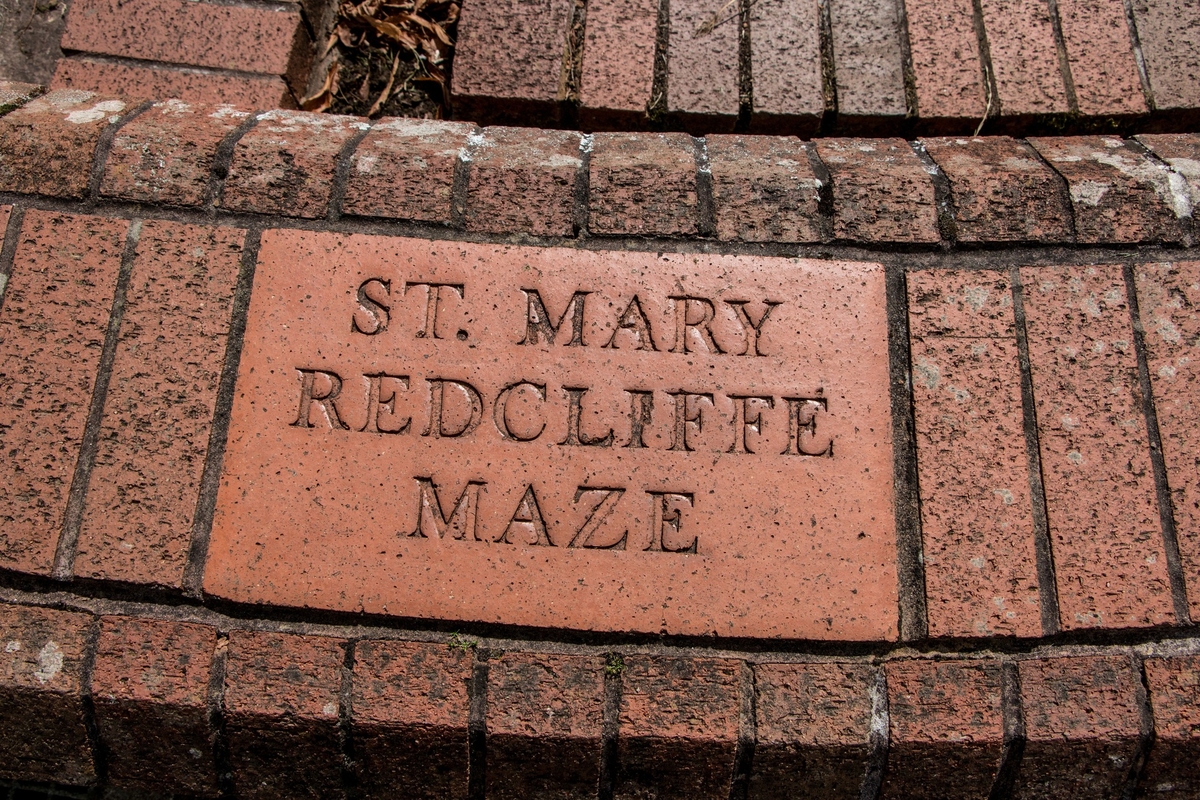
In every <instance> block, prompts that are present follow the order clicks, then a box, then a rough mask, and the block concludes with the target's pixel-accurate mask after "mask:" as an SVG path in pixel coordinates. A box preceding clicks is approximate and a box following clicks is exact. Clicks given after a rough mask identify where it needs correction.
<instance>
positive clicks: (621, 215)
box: [588, 133, 698, 235]
mask: <svg viewBox="0 0 1200 800" xmlns="http://www.w3.org/2000/svg"><path fill="white" fill-rule="evenodd" d="M695 153H696V151H695V145H694V144H693V142H692V138H691V137H690V136H687V135H685V134H682V133H598V134H596V138H595V141H594V142H593V146H592V159H591V162H590V164H589V185H588V230H589V231H590V232H592V233H600V234H605V233H616V234H655V233H657V234H667V235H670V234H683V235H686V234H692V233H695V232H696V231H697V229H698V220H697V215H698V207H697V198H696V155H695Z"/></svg>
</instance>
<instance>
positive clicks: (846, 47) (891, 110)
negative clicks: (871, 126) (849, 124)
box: [829, 0, 906, 117]
mask: <svg viewBox="0 0 1200 800" xmlns="http://www.w3.org/2000/svg"><path fill="white" fill-rule="evenodd" d="M829 8H830V11H829V13H830V18H831V22H832V24H833V61H834V65H835V71H836V73H837V101H838V114H839V115H840V116H842V117H899V116H903V115H904V113H905V111H906V101H905V97H904V68H903V56H902V54H901V50H900V17H899V14H898V13H897V10H896V3H895V0H830V6H829Z"/></svg>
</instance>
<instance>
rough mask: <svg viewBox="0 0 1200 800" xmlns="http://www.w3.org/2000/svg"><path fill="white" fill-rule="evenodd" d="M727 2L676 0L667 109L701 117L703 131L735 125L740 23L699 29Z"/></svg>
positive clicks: (715, 130)
mask: <svg viewBox="0 0 1200 800" xmlns="http://www.w3.org/2000/svg"><path fill="white" fill-rule="evenodd" d="M718 9H720V10H722V11H724V13H723V14H722V16H721V19H724V18H725V17H727V16H730V12H728V11H727V10H725V8H724V7H723V6H715V5H713V4H712V3H708V2H704V0H675V2H672V3H671V33H670V44H669V46H668V50H667V111H668V112H670V113H672V114H677V115H679V116H680V118H682V119H686V118H695V119H694V123H693V124H694V125H697V126H700V127H701V128H703V130H700V131H698V132H699V133H713V132H717V131H729V130H733V123H734V122H735V121H736V119H737V113H738V68H737V63H738V23H737V19H736V16H737V15H736V13H734V14H733V16H734V19H733V20H731V21H728V22H725V23H724V24H720V25H717V26H716V27H715V28H713V29H712V31H711V32H710V33H708V34H705V35H702V36H697V35H696V29H697V28H699V27H700V26H701V25H703V24H704V23H705V22H706V21H709V20H710V18H711V17H712V15H713V14H714V13H716V12H717V11H718Z"/></svg>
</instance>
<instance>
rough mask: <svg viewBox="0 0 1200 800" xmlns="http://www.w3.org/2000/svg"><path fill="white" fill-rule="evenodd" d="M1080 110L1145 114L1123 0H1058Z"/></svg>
mask: <svg viewBox="0 0 1200 800" xmlns="http://www.w3.org/2000/svg"><path fill="white" fill-rule="evenodd" d="M1058 16H1059V19H1061V20H1062V35H1063V42H1064V43H1065V44H1066V47H1067V59H1068V61H1069V62H1070V64H1071V80H1072V81H1073V82H1074V84H1075V97H1076V100H1078V102H1079V113H1081V114H1087V115H1093V116H1103V117H1111V116H1116V115H1120V114H1144V113H1146V111H1147V108H1146V98H1145V97H1144V96H1143V94H1142V81H1141V78H1139V77H1138V71H1137V62H1136V61H1135V60H1134V56H1133V40H1132V39H1130V37H1129V23H1127V22H1126V21H1125V4H1124V3H1123V2H1121V0H1059V2H1058Z"/></svg>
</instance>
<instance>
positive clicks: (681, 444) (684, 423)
mask: <svg viewBox="0 0 1200 800" xmlns="http://www.w3.org/2000/svg"><path fill="white" fill-rule="evenodd" d="M667 394H669V395H670V396H671V397H674V398H675V424H674V425H672V426H671V447H670V448H669V449H671V450H686V451H689V452H690V451H692V450H695V448H694V447H692V445H691V443H690V442H689V441H688V426H689V425H694V426H695V427H696V433H699V432H700V431H701V429H702V428H703V425H704V422H703V420H702V419H701V414H702V411H703V410H702V409H701V408H700V405H699V403H700V401H701V400H707V401H708V406H709V408H713V407H714V406H713V396H712V394H710V393H708V392H699V393H696V392H667ZM693 401H694V402H693Z"/></svg>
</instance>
